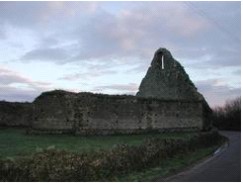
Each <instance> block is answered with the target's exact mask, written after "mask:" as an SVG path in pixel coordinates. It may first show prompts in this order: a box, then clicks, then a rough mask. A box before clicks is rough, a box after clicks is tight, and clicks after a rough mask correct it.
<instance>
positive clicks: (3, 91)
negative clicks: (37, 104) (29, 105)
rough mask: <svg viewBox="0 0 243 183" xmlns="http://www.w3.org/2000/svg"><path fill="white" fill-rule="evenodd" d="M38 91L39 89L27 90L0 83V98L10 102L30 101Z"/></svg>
mask: <svg viewBox="0 0 243 183" xmlns="http://www.w3.org/2000/svg"><path fill="white" fill-rule="evenodd" d="M40 93H41V91H37V90H28V89H21V88H17V87H12V86H1V85H0V100H6V101H11V102H25V101H28V102H32V101H33V100H34V99H35V98H36V97H37V96H38V95H39V94H40Z"/></svg>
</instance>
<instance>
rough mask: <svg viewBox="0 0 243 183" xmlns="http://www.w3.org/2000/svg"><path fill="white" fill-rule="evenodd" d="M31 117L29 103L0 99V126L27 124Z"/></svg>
mask: <svg viewBox="0 0 243 183" xmlns="http://www.w3.org/2000/svg"><path fill="white" fill-rule="evenodd" d="M30 117H31V103H19V102H5V101H0V126H6V127H17V126H23V127H25V126H28V125H29V118H30Z"/></svg>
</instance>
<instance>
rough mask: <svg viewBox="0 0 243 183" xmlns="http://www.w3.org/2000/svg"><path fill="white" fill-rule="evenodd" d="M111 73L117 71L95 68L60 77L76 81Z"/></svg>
mask: <svg viewBox="0 0 243 183" xmlns="http://www.w3.org/2000/svg"><path fill="white" fill-rule="evenodd" d="M110 74H116V71H112V70H97V69H93V70H90V71H87V72H83V73H74V74H67V75H65V76H63V77H61V78H59V80H67V81H76V80H80V79H91V78H95V77H100V76H104V75H110Z"/></svg>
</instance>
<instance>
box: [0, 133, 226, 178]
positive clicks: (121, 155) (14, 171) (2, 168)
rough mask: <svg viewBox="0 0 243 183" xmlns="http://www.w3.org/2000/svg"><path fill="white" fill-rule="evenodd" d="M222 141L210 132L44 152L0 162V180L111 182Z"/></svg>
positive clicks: (216, 134)
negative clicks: (79, 150)
mask: <svg viewBox="0 0 243 183" xmlns="http://www.w3.org/2000/svg"><path fill="white" fill-rule="evenodd" d="M223 141H224V138H223V137H222V136H220V135H219V134H218V133H217V132H216V131H212V132H204V133H199V134H198V135H195V136H194V137H193V138H191V139H187V140H186V139H185V140H182V139H159V138H149V139H147V140H145V141H144V143H143V144H141V145H140V146H128V145H117V146H116V147H114V148H112V149H111V150H103V151H99V152H92V153H81V154H75V153H71V152H66V151H59V150H55V149H52V150H44V151H43V152H39V153H36V154H34V155H32V156H31V157H25V158H17V159H15V160H0V181H23V182H24V181H62V182H65V181H79V182H81V181H115V180H116V176H119V175H124V174H126V173H130V172H132V171H139V170H143V169H146V168H150V167H155V166H159V165H161V164H162V163H163V160H165V159H167V158H170V157H173V156H175V155H177V154H181V153H188V152H190V151H194V150H196V149H198V148H203V147H209V146H212V145H217V144H220V143H222V142H223Z"/></svg>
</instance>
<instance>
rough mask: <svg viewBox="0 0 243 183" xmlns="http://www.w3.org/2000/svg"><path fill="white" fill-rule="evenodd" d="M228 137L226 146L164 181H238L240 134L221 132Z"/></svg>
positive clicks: (239, 179)
mask: <svg viewBox="0 0 243 183" xmlns="http://www.w3.org/2000/svg"><path fill="white" fill-rule="evenodd" d="M221 134H223V135H224V136H226V137H228V138H229V144H228V146H227V147H225V148H222V150H221V151H219V152H216V153H215V155H214V156H212V157H211V158H209V159H207V160H205V161H203V162H201V163H199V164H197V165H195V166H194V167H192V168H190V169H188V170H186V171H184V172H180V173H178V174H177V175H174V176H171V177H168V178H166V179H163V180H158V181H165V182H240V181H241V134H240V132H230V131H223V132H221Z"/></svg>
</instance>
